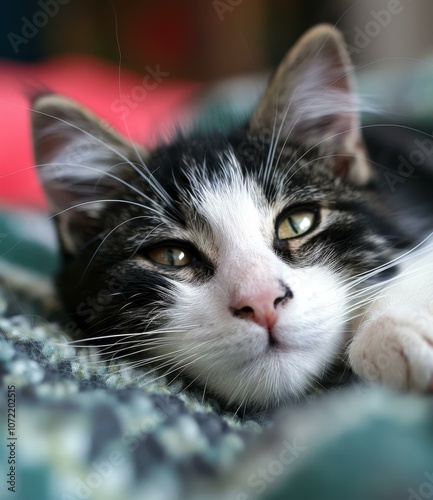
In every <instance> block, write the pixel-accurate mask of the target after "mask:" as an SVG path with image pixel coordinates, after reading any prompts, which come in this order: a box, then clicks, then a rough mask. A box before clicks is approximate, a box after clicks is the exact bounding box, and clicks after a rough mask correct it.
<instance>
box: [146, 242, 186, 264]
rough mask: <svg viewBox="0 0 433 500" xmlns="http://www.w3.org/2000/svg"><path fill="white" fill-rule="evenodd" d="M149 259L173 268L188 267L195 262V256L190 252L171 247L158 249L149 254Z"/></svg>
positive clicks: (164, 246) (166, 246) (165, 246)
mask: <svg viewBox="0 0 433 500" xmlns="http://www.w3.org/2000/svg"><path fill="white" fill-rule="evenodd" d="M147 257H148V258H149V259H150V260H152V261H153V262H156V263H157V264H161V265H163V266H172V267H183V266H187V265H188V264H191V262H193V260H194V256H193V254H192V253H191V252H189V251H188V250H186V249H184V248H181V247H176V246H171V245H163V246H160V247H156V248H154V249H152V250H150V251H149V252H147Z"/></svg>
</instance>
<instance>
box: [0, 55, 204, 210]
mask: <svg viewBox="0 0 433 500" xmlns="http://www.w3.org/2000/svg"><path fill="white" fill-rule="evenodd" d="M146 71H147V74H144V75H143V76H142V77H140V76H138V75H136V74H133V73H130V72H126V71H122V73H121V77H120V85H121V87H120V90H119V71H118V69H117V68H116V67H115V66H111V65H109V64H107V63H103V62H101V61H98V60H95V59H92V58H88V57H82V56H68V57H61V58H57V59H53V60H50V61H47V62H44V63H39V64H34V65H29V64H21V63H11V62H0V204H1V205H3V206H5V205H13V206H18V207H31V208H39V209H43V208H45V206H46V203H45V198H44V194H43V192H42V189H41V187H40V185H39V181H38V179H37V175H36V172H35V169H34V167H33V166H32V165H33V164H34V160H33V155H32V148H31V131H30V111H29V98H28V96H29V94H31V93H32V91H33V92H34V90H35V89H42V90H43V89H47V90H50V91H54V92H58V93H61V94H64V95H66V96H68V97H71V98H73V99H75V100H77V101H79V102H81V103H82V104H84V105H85V106H87V107H88V108H90V109H92V110H93V111H94V112H95V113H96V114H97V115H99V116H101V118H103V119H105V120H106V121H107V122H109V123H111V124H112V125H113V126H114V127H115V128H117V129H118V130H119V131H120V132H121V133H123V134H124V135H125V136H126V137H130V138H131V139H132V140H134V141H135V142H137V143H140V144H143V145H145V146H149V145H151V144H154V143H155V142H156V141H157V140H158V135H157V132H156V130H159V131H162V132H166V133H167V134H169V133H170V128H171V129H173V127H172V126H173V124H175V123H176V122H177V121H178V120H179V117H182V118H183V119H187V117H186V116H185V114H184V109H185V106H186V104H187V102H188V101H189V100H190V98H192V97H193V95H194V94H195V93H196V92H197V91H198V89H199V85H197V84H192V83H182V82H178V83H172V82H170V81H169V80H168V79H167V76H168V74H167V72H165V71H163V68H158V67H155V68H147V69H146ZM155 75H156V76H155ZM158 75H162V76H158ZM143 78H145V79H143ZM150 87H153V88H152V89H150ZM120 95H124V96H129V99H128V101H126V100H123V107H122V105H121V102H120V100H119V96H120Z"/></svg>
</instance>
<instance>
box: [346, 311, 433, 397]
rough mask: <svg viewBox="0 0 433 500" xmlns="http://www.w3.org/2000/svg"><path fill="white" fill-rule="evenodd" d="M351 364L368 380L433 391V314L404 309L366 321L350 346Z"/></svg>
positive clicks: (431, 312)
mask: <svg viewBox="0 0 433 500" xmlns="http://www.w3.org/2000/svg"><path fill="white" fill-rule="evenodd" d="M349 362H350V364H351V366H352V369H353V370H354V372H355V373H357V374H358V375H359V376H360V377H362V378H364V379H367V380H370V381H377V382H382V383H384V384H386V385H389V386H391V387H394V388H398V389H415V390H420V391H433V311H432V310H431V308H430V309H429V308H428V307H418V308H417V309H416V311H415V312H414V311H408V310H407V309H406V310H405V308H400V310H399V311H398V312H397V311H392V312H389V311H388V312H386V313H383V314H381V315H380V316H378V317H377V318H374V319H371V320H368V321H366V322H365V323H363V324H362V325H361V327H360V329H359V330H358V332H357V333H356V334H355V336H354V338H353V341H352V343H351V345H350V346H349Z"/></svg>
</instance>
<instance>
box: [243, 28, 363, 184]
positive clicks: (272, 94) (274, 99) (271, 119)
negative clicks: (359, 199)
mask: <svg viewBox="0 0 433 500" xmlns="http://www.w3.org/2000/svg"><path fill="white" fill-rule="evenodd" d="M359 108H360V106H359V98H358V96H357V93H356V89H355V85H354V70H353V66H352V64H351V60H350V56H349V52H348V50H347V48H346V45H345V43H344V39H343V36H342V34H341V33H340V32H339V31H338V30H337V29H335V28H334V27H333V26H330V25H327V24H323V25H319V26H316V27H315V28H312V29H310V30H309V31H308V32H307V33H306V34H305V35H304V36H303V37H302V38H301V39H300V40H299V41H298V42H297V43H296V44H295V46H294V47H293V48H292V49H291V50H290V51H289V53H288V54H287V55H286V57H285V58H284V59H283V61H282V63H281V64H280V66H279V67H278V69H277V71H276V72H275V74H274V76H273V78H272V79H271V81H270V83H269V85H268V88H267V89H266V91H265V94H264V96H263V98H262V100H261V102H260V103H259V105H258V107H257V109H256V110H255V112H254V114H253V117H252V119H251V122H250V130H251V132H252V133H253V135H256V136H258V137H261V135H262V134H263V131H269V132H270V135H272V136H273V138H274V139H276V140H278V141H279V142H280V143H282V144H284V143H287V141H288V142H290V143H292V144H297V145H303V146H306V147H307V148H315V147H316V146H319V147H320V149H321V154H322V155H324V156H327V157H328V158H329V159H330V161H333V162H334V171H335V174H336V175H338V176H341V177H344V178H345V179H347V180H348V181H352V182H354V183H359V184H363V183H366V182H368V180H369V179H370V178H371V174H372V171H371V167H370V165H369V162H368V160H367V153H366V150H365V148H364V145H363V140H362V136H361V133H360V110H359Z"/></svg>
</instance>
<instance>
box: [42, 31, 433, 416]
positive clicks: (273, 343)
mask: <svg viewBox="0 0 433 500" xmlns="http://www.w3.org/2000/svg"><path fill="white" fill-rule="evenodd" d="M353 72H354V71H353V66H352V63H351V61H350V57H349V55H348V51H347V49H346V46H345V43H344V40H343V37H342V35H341V33H340V32H339V31H338V30H337V29H335V28H333V27H331V26H328V25H319V26H317V27H315V28H312V29H311V30H310V31H308V32H307V33H306V34H305V35H304V36H303V37H302V38H301V39H300V40H299V41H298V42H297V44H296V45H295V46H294V47H293V48H292V49H291V50H290V51H289V53H288V54H287V56H286V57H285V58H284V60H283V61H282V63H281V65H280V66H279V67H278V69H277V70H276V72H275V73H274V75H273V77H272V78H271V80H270V82H269V84H268V87H267V89H266V90H265V92H264V94H263V96H262V98H261V100H260V102H259V103H258V105H257V106H256V108H255V110H254V112H253V113H252V116H251V118H250V119H249V120H248V122H247V123H245V124H243V125H242V126H238V127H236V126H234V127H233V130H232V131H231V132H230V133H228V134H225V135H224V134H219V133H213V134H207V135H200V134H199V133H197V134H192V135H190V136H187V135H186V136H182V134H178V136H177V137H176V138H175V139H174V140H173V141H172V142H171V143H169V144H161V145H160V146H158V147H156V148H155V149H154V150H153V151H146V150H144V149H143V148H142V147H140V146H137V145H135V144H132V143H130V142H128V141H127V140H126V139H125V138H123V137H121V136H120V135H119V134H117V133H116V132H115V131H113V130H111V129H110V128H108V127H107V126H106V125H105V124H104V123H103V122H102V121H101V120H100V119H98V118H97V117H96V116H94V115H93V114H92V113H91V112H90V111H88V110H86V109H84V108H83V107H81V106H80V105H79V104H77V103H75V102H73V101H71V100H70V99H68V98H66V97H62V96H59V95H56V94H43V95H40V96H37V97H36V98H35V99H34V100H33V103H32V108H33V113H32V130H33V144H34V152H35V160H36V164H37V168H38V172H39V176H40V179H41V182H42V184H43V187H44V189H45V192H46V195H47V198H48V200H49V205H50V209H51V212H52V213H53V214H54V215H55V221H56V226H57V230H58V236H59V241H60V245H61V250H62V255H63V266H62V269H61V271H60V273H59V277H58V288H59V293H60V296H61V298H62V300H63V303H64V305H65V308H66V311H67V312H68V313H69V314H70V315H71V317H72V318H73V323H72V324H73V325H78V326H79V331H81V332H84V333H81V335H82V336H85V337H86V339H88V340H89V341H91V342H92V343H95V344H96V343H99V344H101V350H102V351H105V352H106V353H108V354H109V355H112V356H114V357H117V358H118V359H120V360H129V363H130V364H129V366H135V367H142V368H143V369H144V370H147V371H148V372H149V373H153V372H155V376H162V375H167V376H168V377H169V378H170V379H173V380H174V379H176V378H178V377H181V378H182V379H186V380H187V381H189V383H191V384H193V385H196V386H198V387H200V388H201V390H202V391H203V395H205V394H210V395H212V396H213V397H216V398H218V399H219V400H220V401H221V402H223V403H224V404H226V405H228V406H230V405H242V404H244V405H246V406H247V407H251V408H255V409H263V408H270V407H275V406H277V405H280V404H282V403H284V402H287V401H290V400H292V399H296V398H300V397H302V396H303V395H304V394H306V393H307V391H308V390H309V388H310V387H312V386H313V385H314V384H315V383H320V380H321V378H322V377H323V375H324V373H326V371H327V370H328V369H329V368H330V367H331V366H332V365H333V364H334V363H335V362H336V361H338V360H341V359H342V360H344V361H345V362H347V363H349V365H350V367H351V368H352V369H353V370H354V372H355V373H356V374H358V375H360V376H361V377H364V378H366V379H369V380H377V381H380V380H381V381H383V382H384V383H386V384H389V385H391V386H395V387H401V388H405V387H408V388H416V389H419V390H429V389H431V388H432V376H433V328H432V326H433V319H432V317H431V315H430V313H429V304H430V302H429V294H431V292H433V287H432V283H433V272H432V269H430V268H429V267H430V266H429V260H428V259H429V255H430V257H431V254H432V252H433V250H429V247H428V246H427V247H426V246H424V247H420V250H418V253H414V252H411V251H409V252H406V253H405V252H404V251H403V250H402V248H404V246H405V245H406V246H407V240H408V238H407V234H405V231H404V230H402V228H401V227H399V226H398V224H396V223H395V217H393V215H394V211H393V209H391V208H390V205H389V204H388V202H387V200H386V197H383V196H382V194H381V192H380V190H379V189H378V187H377V186H378V182H377V172H376V170H375V168H374V165H373V163H372V162H371V161H370V160H369V157H368V153H367V150H366V147H365V144H364V140H363V136H362V133H361V127H360V100H359V98H358V96H357V93H356V90H355V85H354V81H353ZM264 132H267V133H264ZM411 241H412V243H413V242H414V241H415V240H414V239H412V240H411ZM429 252H430V253H429ZM402 255H403V257H402ZM400 262H403V267H401V266H400V267H399V265H398V264H400ZM404 266H406V268H404ZM399 269H403V270H400V272H399ZM427 274H428V276H427ZM421 275H422V276H421ZM423 277H425V278H426V280H425V282H424V285H423V286H424V288H425V289H424V290H423V293H420V292H419V283H418V282H419V280H420V278H423ZM408 279H409V284H408ZM409 285H410V286H409ZM411 300H412V302H411ZM414 315H417V318H418V319H419V318H421V320H420V321H418V320H417V321H412V318H413V316H414ZM74 333H76V332H74ZM388 348H389V349H390V350H387V349H388ZM385 358H386V359H385ZM384 359H385V361H384Z"/></svg>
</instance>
